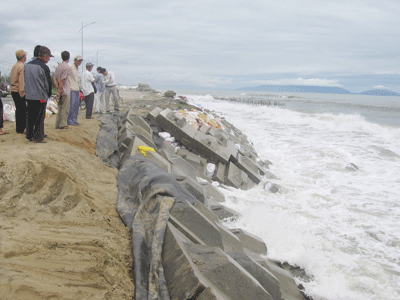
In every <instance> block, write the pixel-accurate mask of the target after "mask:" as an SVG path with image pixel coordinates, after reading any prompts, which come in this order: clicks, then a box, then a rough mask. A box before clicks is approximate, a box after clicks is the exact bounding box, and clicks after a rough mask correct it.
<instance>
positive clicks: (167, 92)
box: [164, 91, 176, 98]
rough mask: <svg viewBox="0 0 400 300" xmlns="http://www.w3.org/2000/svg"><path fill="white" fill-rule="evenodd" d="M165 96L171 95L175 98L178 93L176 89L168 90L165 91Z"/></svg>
mask: <svg viewBox="0 0 400 300" xmlns="http://www.w3.org/2000/svg"><path fill="white" fill-rule="evenodd" d="M164 96H165V97H171V98H173V97H175V96H176V93H175V92H174V91H166V92H165V93H164Z"/></svg>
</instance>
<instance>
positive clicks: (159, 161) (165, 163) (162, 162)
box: [146, 151, 171, 173]
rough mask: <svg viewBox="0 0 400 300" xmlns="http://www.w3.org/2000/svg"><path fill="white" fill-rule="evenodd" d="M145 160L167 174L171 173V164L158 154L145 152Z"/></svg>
mask: <svg viewBox="0 0 400 300" xmlns="http://www.w3.org/2000/svg"><path fill="white" fill-rule="evenodd" d="M146 158H147V159H150V160H152V161H154V162H155V163H156V164H157V165H159V166H160V167H161V168H163V169H164V170H165V171H167V172H168V173H171V163H170V162H169V161H168V160H166V159H164V158H163V157H162V156H161V155H160V154H158V153H157V152H152V151H147V152H146Z"/></svg>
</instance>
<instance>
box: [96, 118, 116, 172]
mask: <svg viewBox="0 0 400 300" xmlns="http://www.w3.org/2000/svg"><path fill="white" fill-rule="evenodd" d="M118 118H119V117H118V115H105V114H104V115H101V116H99V117H98V118H97V119H98V120H99V121H100V122H101V128H100V131H99V134H98V136H97V142H96V155H97V156H98V157H99V158H100V159H101V160H102V161H103V162H104V163H105V164H106V165H107V166H110V167H114V168H118V166H119V161H120V159H119V156H120V153H119V148H118V143H117V135H118V127H117V123H118Z"/></svg>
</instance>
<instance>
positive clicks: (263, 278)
mask: <svg viewBox="0 0 400 300" xmlns="http://www.w3.org/2000/svg"><path fill="white" fill-rule="evenodd" d="M228 254H229V256H230V257H232V258H233V259H234V260H235V261H236V262H237V263H238V264H239V265H241V266H242V267H243V268H244V269H245V270H246V271H247V272H249V273H250V274H251V275H252V276H253V277H254V278H255V279H256V280H257V281H258V282H259V283H260V284H261V285H262V286H263V288H264V289H265V290H266V291H267V292H268V293H269V294H270V295H271V297H272V299H274V300H281V299H282V298H281V296H282V293H281V287H280V283H279V280H278V279H277V278H276V277H275V276H274V275H273V274H272V273H271V272H270V271H268V269H266V268H264V267H263V266H261V265H260V264H259V263H257V262H255V261H254V260H252V259H251V258H249V257H248V256H247V255H245V254H241V253H228Z"/></svg>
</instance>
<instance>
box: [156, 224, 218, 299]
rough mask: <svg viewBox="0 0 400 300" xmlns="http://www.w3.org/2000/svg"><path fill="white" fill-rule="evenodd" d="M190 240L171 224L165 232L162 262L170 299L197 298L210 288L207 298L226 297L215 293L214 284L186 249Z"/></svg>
mask: <svg viewBox="0 0 400 300" xmlns="http://www.w3.org/2000/svg"><path fill="white" fill-rule="evenodd" d="M184 243H189V241H188V240H187V239H186V238H185V237H184V236H182V234H180V233H179V231H178V230H177V229H176V228H174V226H172V225H171V224H168V225H167V229H166V232H165V238H164V244H163V251H162V264H163V267H164V276H165V280H166V282H167V287H168V293H169V296H170V299H196V297H197V298H198V297H199V295H201V292H202V291H204V290H206V289H207V288H208V291H207V293H208V297H207V298H206V299H213V300H214V299H224V298H220V297H217V296H216V295H215V290H214V289H213V285H212V284H211V282H209V281H208V280H207V279H206V278H204V277H203V276H202V275H201V273H200V272H199V271H198V270H197V268H196V265H195V264H194V263H193V261H192V258H191V257H190V256H189V255H188V253H187V251H186V250H185V246H184Z"/></svg>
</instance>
